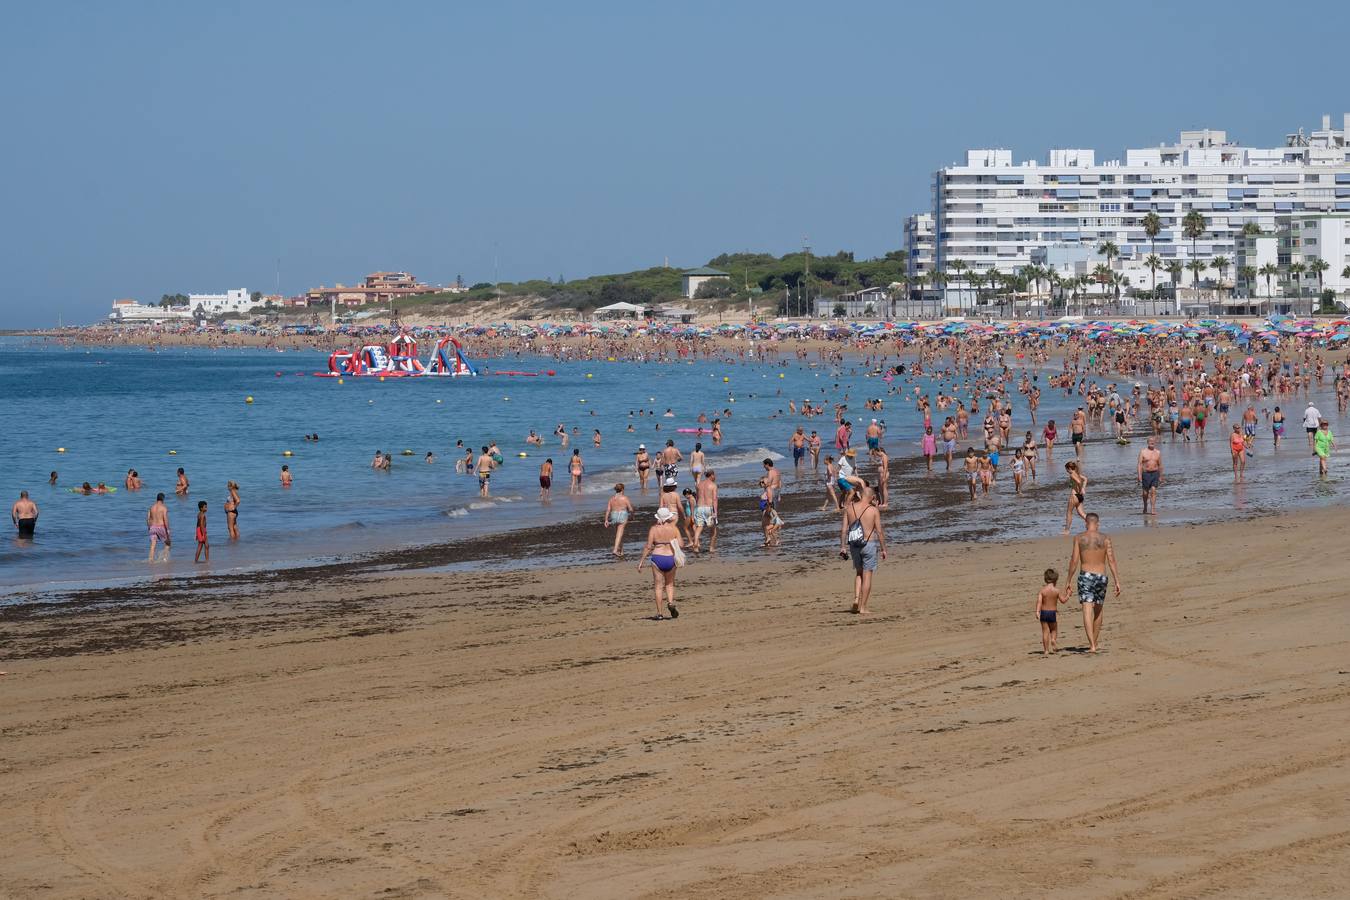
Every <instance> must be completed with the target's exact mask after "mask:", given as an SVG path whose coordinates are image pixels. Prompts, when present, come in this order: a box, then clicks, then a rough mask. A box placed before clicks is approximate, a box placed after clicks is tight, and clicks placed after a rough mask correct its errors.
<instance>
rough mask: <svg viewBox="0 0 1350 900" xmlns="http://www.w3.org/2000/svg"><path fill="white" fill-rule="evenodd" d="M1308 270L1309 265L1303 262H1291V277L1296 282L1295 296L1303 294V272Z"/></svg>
mask: <svg viewBox="0 0 1350 900" xmlns="http://www.w3.org/2000/svg"><path fill="white" fill-rule="evenodd" d="M1306 271H1308V267H1307V266H1305V265H1304V264H1303V263H1301V262H1296V263H1290V264H1289V278H1290V280H1292V281H1293V282H1294V296H1295V297H1299V298H1301V297H1302V296H1303V273H1304V272H1306Z"/></svg>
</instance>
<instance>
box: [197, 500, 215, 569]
mask: <svg viewBox="0 0 1350 900" xmlns="http://www.w3.org/2000/svg"><path fill="white" fill-rule="evenodd" d="M203 553H205V554H206V561H207V562H208V563H209V562H210V561H211V543H210V542H209V541H208V540H207V538H206V501H205V500H198V501H197V553H196V555H195V556H193V557H192V561H193V562H194V563H199V562H201V561H202V554H203Z"/></svg>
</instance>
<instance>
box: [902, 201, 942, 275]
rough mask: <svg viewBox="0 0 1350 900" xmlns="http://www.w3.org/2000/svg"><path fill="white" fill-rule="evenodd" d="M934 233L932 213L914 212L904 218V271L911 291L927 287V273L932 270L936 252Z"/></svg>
mask: <svg viewBox="0 0 1350 900" xmlns="http://www.w3.org/2000/svg"><path fill="white" fill-rule="evenodd" d="M935 234H936V232H935V231H934V228H933V214H932V213H916V214H914V215H912V216H909V217H907V218H906V219H905V254H906V255H905V272H906V274H908V275H909V285H910V291H911V292H915V291H918V290H921V289H924V288H927V287H928V273H929V272H931V271H933V263H934V257H935V255H936V253H937V242H936V239H935Z"/></svg>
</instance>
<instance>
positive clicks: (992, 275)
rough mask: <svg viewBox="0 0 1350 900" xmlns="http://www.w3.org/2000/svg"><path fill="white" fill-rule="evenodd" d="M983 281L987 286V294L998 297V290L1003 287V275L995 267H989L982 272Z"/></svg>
mask: <svg viewBox="0 0 1350 900" xmlns="http://www.w3.org/2000/svg"><path fill="white" fill-rule="evenodd" d="M984 280H985V282H986V283H987V284H988V285H989V293H991V294H994V295H995V296H997V295H998V289H999V287H1001V286H1002V285H1003V273H1002V272H1000V271H999V270H998V267H997V266H990V267H989V268H987V269H985V270H984Z"/></svg>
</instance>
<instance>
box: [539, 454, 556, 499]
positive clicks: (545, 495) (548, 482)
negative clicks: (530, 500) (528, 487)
mask: <svg viewBox="0 0 1350 900" xmlns="http://www.w3.org/2000/svg"><path fill="white" fill-rule="evenodd" d="M552 493H553V457H551V456H550V457H549V458H548V459H546V460H544V464H543V465H542V466H540V467H539V499H540V500H542V501H544V502H547V501H548V499H549V495H550V494H552Z"/></svg>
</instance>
